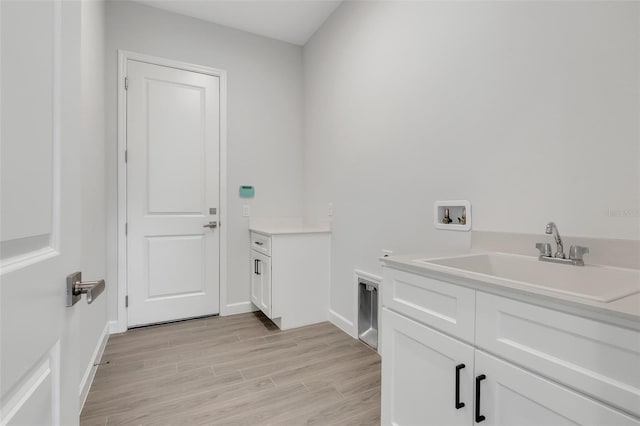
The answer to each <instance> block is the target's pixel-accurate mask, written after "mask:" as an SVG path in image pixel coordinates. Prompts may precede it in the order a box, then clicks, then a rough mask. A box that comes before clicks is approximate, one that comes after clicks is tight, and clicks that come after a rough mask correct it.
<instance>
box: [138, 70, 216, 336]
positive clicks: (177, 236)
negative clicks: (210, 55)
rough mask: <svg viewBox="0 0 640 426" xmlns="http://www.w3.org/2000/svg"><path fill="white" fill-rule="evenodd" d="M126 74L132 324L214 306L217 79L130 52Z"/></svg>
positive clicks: (210, 311)
mask: <svg viewBox="0 0 640 426" xmlns="http://www.w3.org/2000/svg"><path fill="white" fill-rule="evenodd" d="M127 77H128V79H129V87H128V90H127V157H128V161H127V222H128V236H127V280H128V293H129V311H128V314H129V315H128V325H129V326H135V325H142V324H150V323H156V322H163V321H169V320H175V319H182V318H189V317H196V316H202V315H211V314H217V313H218V312H219V250H220V248H219V245H220V238H219V233H218V231H217V229H215V228H213V229H212V228H205V227H203V226H204V225H205V224H207V223H209V221H217V220H218V216H217V209H218V207H219V142H220V91H219V90H220V83H219V78H218V77H215V76H210V75H205V74H200V73H196V72H190V71H184V70H179V69H176V68H168V67H163V66H159V65H153V64H149V63H144V62H139V61H133V60H129V61H128V62H127ZM210 209H215V210H210Z"/></svg>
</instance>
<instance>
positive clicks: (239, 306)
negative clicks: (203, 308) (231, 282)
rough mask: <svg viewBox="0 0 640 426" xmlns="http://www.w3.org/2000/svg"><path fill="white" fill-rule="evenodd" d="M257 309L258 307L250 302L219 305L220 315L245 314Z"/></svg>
mask: <svg viewBox="0 0 640 426" xmlns="http://www.w3.org/2000/svg"><path fill="white" fill-rule="evenodd" d="M257 310H258V308H256V307H255V306H253V303H251V302H239V303H231V304H228V305H226V306H221V307H220V316H221V317H226V316H227V315H237V314H246V313H248V312H254V311H257Z"/></svg>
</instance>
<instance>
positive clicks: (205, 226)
mask: <svg viewBox="0 0 640 426" xmlns="http://www.w3.org/2000/svg"><path fill="white" fill-rule="evenodd" d="M202 227H203V228H211V229H213V228H217V227H218V222H216V221H215V220H212V221H211V222H209V223H207V224H206V225H202Z"/></svg>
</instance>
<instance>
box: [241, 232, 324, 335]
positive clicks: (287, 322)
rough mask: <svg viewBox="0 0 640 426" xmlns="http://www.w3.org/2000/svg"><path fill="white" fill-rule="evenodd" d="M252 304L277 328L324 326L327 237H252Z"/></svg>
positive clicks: (297, 234) (293, 234)
mask: <svg viewBox="0 0 640 426" xmlns="http://www.w3.org/2000/svg"><path fill="white" fill-rule="evenodd" d="M250 236H251V264H250V271H251V302H252V303H253V304H254V305H255V306H256V307H257V308H258V309H260V310H261V311H262V312H264V314H265V315H266V316H267V317H269V318H270V319H271V320H273V322H274V323H275V324H276V325H277V326H278V327H279V328H280V329H283V330H285V329H289V328H294V327H301V326H303V325H308V324H314V323H317V322H322V321H326V320H327V318H328V314H329V279H330V275H329V274H330V271H329V262H330V254H331V253H330V242H331V238H330V234H329V233H328V232H307V233H305V232H299V231H298V232H287V233H273V234H271V233H266V232H255V231H252V232H251V233H250Z"/></svg>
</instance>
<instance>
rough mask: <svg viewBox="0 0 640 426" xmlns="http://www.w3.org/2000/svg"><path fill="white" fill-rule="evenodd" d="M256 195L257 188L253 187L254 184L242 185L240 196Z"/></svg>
mask: <svg viewBox="0 0 640 426" xmlns="http://www.w3.org/2000/svg"><path fill="white" fill-rule="evenodd" d="M254 195H256V190H255V189H254V188H253V186H249V185H241V186H240V198H253V197H254Z"/></svg>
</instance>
